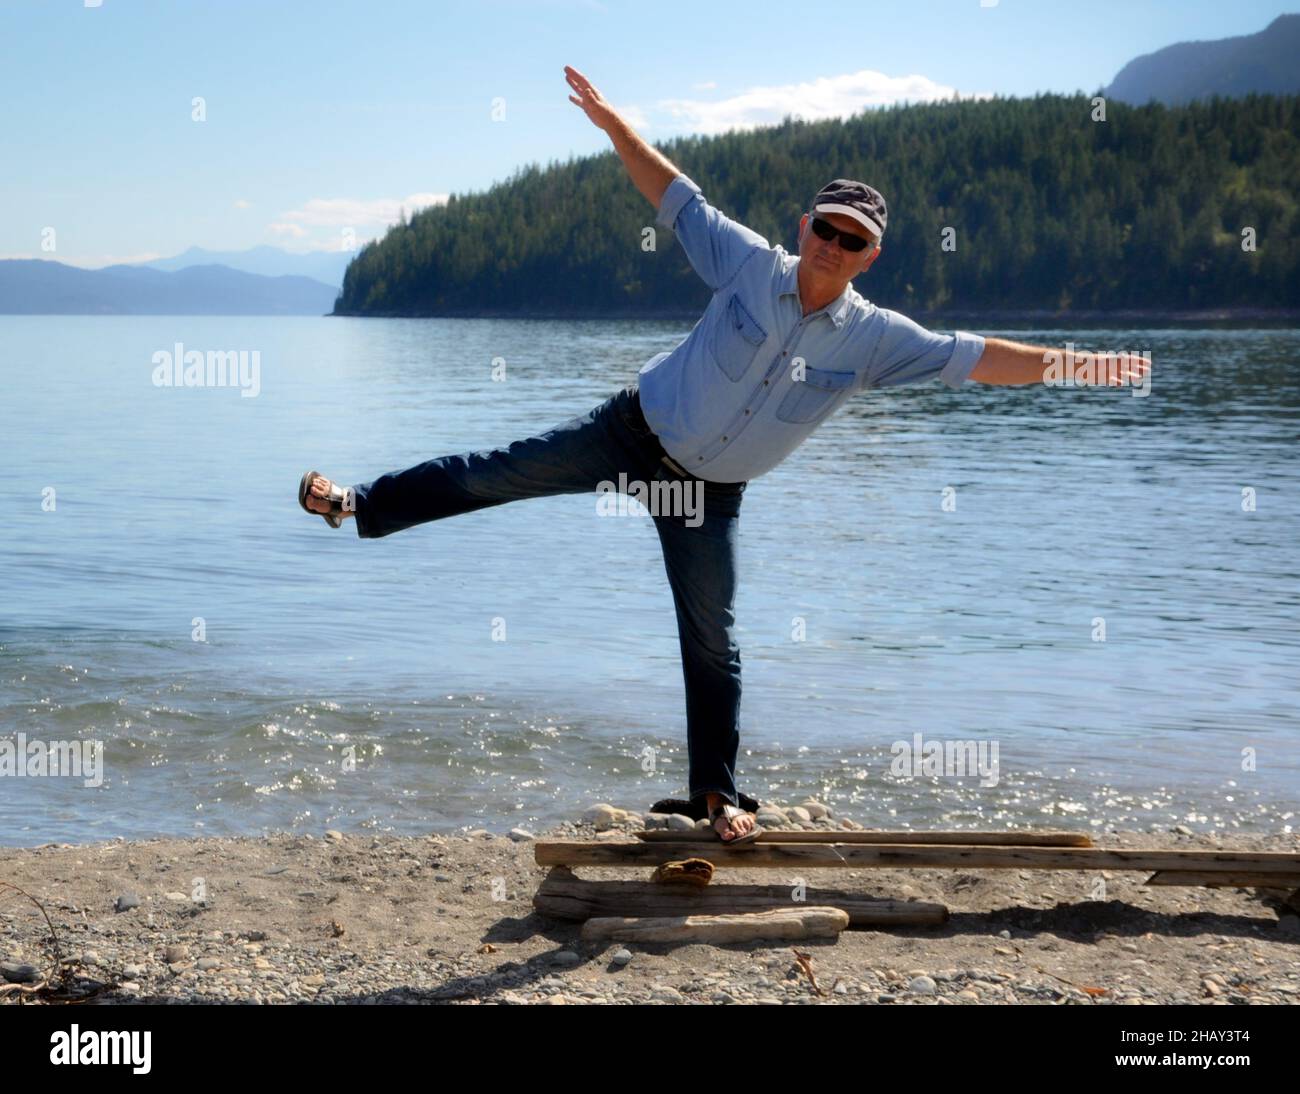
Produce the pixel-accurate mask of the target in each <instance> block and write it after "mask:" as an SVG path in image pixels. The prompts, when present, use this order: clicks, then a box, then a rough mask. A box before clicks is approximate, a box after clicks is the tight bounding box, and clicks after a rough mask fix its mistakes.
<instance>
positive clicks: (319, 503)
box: [306, 475, 356, 520]
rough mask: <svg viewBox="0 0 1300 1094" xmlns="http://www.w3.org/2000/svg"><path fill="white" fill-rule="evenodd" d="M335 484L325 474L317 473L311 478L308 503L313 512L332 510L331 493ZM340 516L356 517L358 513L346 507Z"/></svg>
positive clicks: (345, 517)
mask: <svg viewBox="0 0 1300 1094" xmlns="http://www.w3.org/2000/svg"><path fill="white" fill-rule="evenodd" d="M333 485H334V484H333V483H332V482H330V480H329V479H327V478H325V476H324V475H317V476H315V477H314V478H313V479H312V480H311V486H310V488H309V489H308V492H307V499H306V505H307V508H308V509H310V510H311V511H312V512H313V513H328V512H329V511H330V502H329V500H328V499H329V493H330V488H331V487H332V486H333ZM339 516H340V517H342V518H343V519H344V520H346V519H347V518H348V517H355V516H356V513H355V512H353V511H352V510H351V509H344V510H343V512H341V513H339Z"/></svg>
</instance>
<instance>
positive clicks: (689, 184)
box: [655, 174, 700, 230]
mask: <svg viewBox="0 0 1300 1094" xmlns="http://www.w3.org/2000/svg"><path fill="white" fill-rule="evenodd" d="M698 193H700V188H699V187H698V186H696V185H695V183H694V182H693V181H692V180H691V179H690V178H688V177H687V176H686V175H685V174H679V175H678V176H677V177H676V178H675V179H673V181H672V182H670V183H669V184H668V189H667V190H665V191H664V196H663V197H662V198H660V200H659V212H658V214H657V215H656V216H655V223H656V224H658V225H659V226H660V227H662V228H668V229H669V230H671V229H672V226H673V225H674V224H676V223H677V214H678V213H680V212H681V211H682V206H683V205H685V204H686V203H687V202H688V201H690V200H691V198H693V197H694V196H695V195H696V194H698Z"/></svg>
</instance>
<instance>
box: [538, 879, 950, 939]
mask: <svg viewBox="0 0 1300 1094" xmlns="http://www.w3.org/2000/svg"><path fill="white" fill-rule="evenodd" d="M792 893H793V889H792V888H789V889H787V888H775V887H773V886H770V885H710V886H708V887H707V888H705V889H693V888H688V887H686V886H676V885H659V884H655V883H654V882H649V881H589V880H586V879H584V878H580V877H578V876H576V875H575V874H574V873H573V871H572V870H570V869H569V868H568V867H567V866H556V867H554V868H553V869H552V870H551V871H550V872H549V873H548V874H547V875H546V877H545V878H544V879H543V881H542V883H541V885H540V886H538V889H537V892H536V893H535V894H534V896H533V907H534V908H536V909H537V911H539V912H541V913H542V914H543V915H548V916H552V917H554V918H555V919H568V920H584V919H592V918H596V917H618V916H622V917H633V916H661V917H662V916H694V915H717V914H723V913H728V912H764V911H772V910H778V911H779V910H788V909H790V908H807V907H810V906H824V907H832V908H839V909H840V910H841V911H843V912H845V913H846V914H847V915H848V917H849V918H848V925H849V926H850V927H899V926H938V925H939V924H942V923H944V922H946V921H947V919H948V909H947V908H946V907H944V905H942V904H932V903H927V902H923V901H907V900H873V899H872V898H870V897H866V896H863V895H862V894H861V893H848V892H844V891H842V890H839V889H823V888H813V887H812V886H809V887H808V888H807V889H806V890H805V891H804V892H803V893H802V894H801V895H802V896H803V897H804V898H805V899H804V901H802V902H798V903H796V902H795V901H794V900H793V899H792Z"/></svg>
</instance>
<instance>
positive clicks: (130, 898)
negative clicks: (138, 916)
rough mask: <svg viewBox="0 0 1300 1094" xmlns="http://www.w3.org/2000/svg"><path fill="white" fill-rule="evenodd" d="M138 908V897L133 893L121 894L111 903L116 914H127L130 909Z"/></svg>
mask: <svg viewBox="0 0 1300 1094" xmlns="http://www.w3.org/2000/svg"><path fill="white" fill-rule="evenodd" d="M138 907H140V897H139V896H138V895H137V894H135V893H122V894H121V895H120V896H118V898H117V900H115V901H114V902H113V909H114V910H115V911H118V912H129V911H130V910H131V909H132V908H138Z"/></svg>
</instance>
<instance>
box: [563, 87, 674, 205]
mask: <svg viewBox="0 0 1300 1094" xmlns="http://www.w3.org/2000/svg"><path fill="white" fill-rule="evenodd" d="M564 78H565V79H566V80H568V81H569V86H570V87H572V88H573V90H574V91H576V92H577V93H578V94H577V96H573V95H570V96H569V102H571V103H576V104H577V105H578V106H580V107H582V109H583V110H584V111H585V112H586V114H587V117H589V118H590V119H591V122H592V124H593V125H594V126H596V128H597V129H603V130H604V131H605V132H606V133H608V134H609V139H610V140H611V141H613V142H614V151H615V152H617V153H618V155H619V159H621V160H622V161H623V166H624V167H626V168H627V173H628V175H629V176H630V177H631V179H632V183H633V185H635V186H636V188H637V189H638V190H640V191H641V193H642V194H644V195H645V199H646V201H648V202H649V203H650V204H651V205H653V206H654V207H655V208H656V209H658V208H659V206H660V204H661V203H662V202H663V197H664V192H665V191H666V190H667V189H668V184H669V183H671V182H672V181H673V179H675V178H676V177H677V176H678V175H679V174H681V172H680V171H679V170H678V169H677V166H676V165H675V164H674V163H673V162H672V161H671V160H670V159H668V157H667V156H665V155H664V154H663V153H662V152H660V151H659V150H658V149H657V148H651V147H650V145H648V144H646V142H645V141H643V140H642V139H641V138H640V137H638V136H637V135H636V133H634V132H633V130H632V127H631V126H630V125H628V124H627V122H625V121H624V120H623V118H622V117H621V116H620V115H619V113H618V111H617V110H615V109H614V108H613V107H612V106H610V105H609V103H607V102H606V101H605V99H604V97H603V96H602V95H601V93H600V92H599V91H597V90H596V89H595V88H594V87H592V86H591V81H590V80H588V79H587V77H586V76H584V75H583V74H582V73H581V72H579V71H578V70H577V69H576V68H574V67H573V66H572V65H565V66H564Z"/></svg>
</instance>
